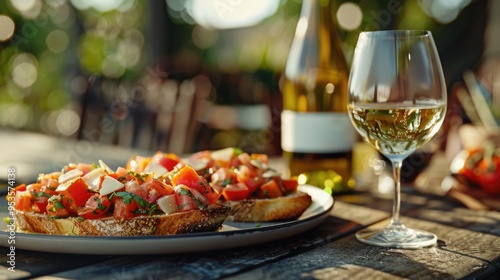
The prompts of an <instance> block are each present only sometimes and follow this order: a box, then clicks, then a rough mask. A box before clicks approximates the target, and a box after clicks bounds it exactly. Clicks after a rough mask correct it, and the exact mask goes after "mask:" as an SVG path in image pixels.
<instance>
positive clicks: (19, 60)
mask: <svg viewBox="0 0 500 280" xmlns="http://www.w3.org/2000/svg"><path fill="white" fill-rule="evenodd" d="M36 63H37V60H36V58H35V57H34V56H33V55H30V54H27V53H21V54H19V55H17V56H16V57H15V58H14V60H13V62H12V66H11V68H12V81H13V82H14V83H15V84H16V85H17V86H19V87H21V88H27V87H30V86H32V85H33V84H34V83H35V81H36V79H37V76H38V69H37V66H36Z"/></svg>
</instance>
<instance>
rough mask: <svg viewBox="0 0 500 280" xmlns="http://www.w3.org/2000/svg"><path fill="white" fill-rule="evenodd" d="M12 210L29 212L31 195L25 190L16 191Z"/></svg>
mask: <svg viewBox="0 0 500 280" xmlns="http://www.w3.org/2000/svg"><path fill="white" fill-rule="evenodd" d="M14 200H15V203H14V208H16V209H17V210H19V211H26V212H30V211H31V210H32V208H31V207H32V203H31V193H30V192H29V191H27V190H24V191H19V190H16V196H15V199H14Z"/></svg>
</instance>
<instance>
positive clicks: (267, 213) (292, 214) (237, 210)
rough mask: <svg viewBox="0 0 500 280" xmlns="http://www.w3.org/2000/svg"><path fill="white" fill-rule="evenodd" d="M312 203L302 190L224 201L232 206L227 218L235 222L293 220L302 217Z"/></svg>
mask: <svg viewBox="0 0 500 280" xmlns="http://www.w3.org/2000/svg"><path fill="white" fill-rule="evenodd" d="M311 203H312V199H311V196H310V195H309V194H307V193H304V192H300V191H298V192H295V193H292V194H289V195H286V196H281V197H277V198H264V199H245V200H240V201H226V202H224V204H225V205H227V206H229V207H231V211H230V212H229V216H228V218H227V220H228V221H235V222H270V221H283V220H293V219H297V218H298V217H300V215H302V213H304V211H305V210H306V209H307V208H308V207H309V206H310V205H311Z"/></svg>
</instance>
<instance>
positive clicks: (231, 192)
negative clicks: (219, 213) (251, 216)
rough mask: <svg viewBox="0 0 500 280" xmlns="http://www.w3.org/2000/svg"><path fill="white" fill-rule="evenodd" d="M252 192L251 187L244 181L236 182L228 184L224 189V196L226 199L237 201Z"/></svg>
mask: <svg viewBox="0 0 500 280" xmlns="http://www.w3.org/2000/svg"><path fill="white" fill-rule="evenodd" d="M249 194H250V188H249V187H248V186H247V185H246V184H244V183H236V184H229V185H227V186H226V187H225V188H224V190H223V191H222V196H224V198H225V199H226V200H231V201H236V200H243V199H245V198H247V197H248V195H249Z"/></svg>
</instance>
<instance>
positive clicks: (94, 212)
mask: <svg viewBox="0 0 500 280" xmlns="http://www.w3.org/2000/svg"><path fill="white" fill-rule="evenodd" d="M110 206H111V201H110V200H109V199H108V196H100V195H99V194H95V195H93V196H91V197H90V198H89V200H87V203H85V206H84V207H81V208H79V209H78V216H80V217H82V218H85V219H97V218H100V217H102V216H103V215H104V214H105V213H106V212H107V211H108V210H109V208H110Z"/></svg>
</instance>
